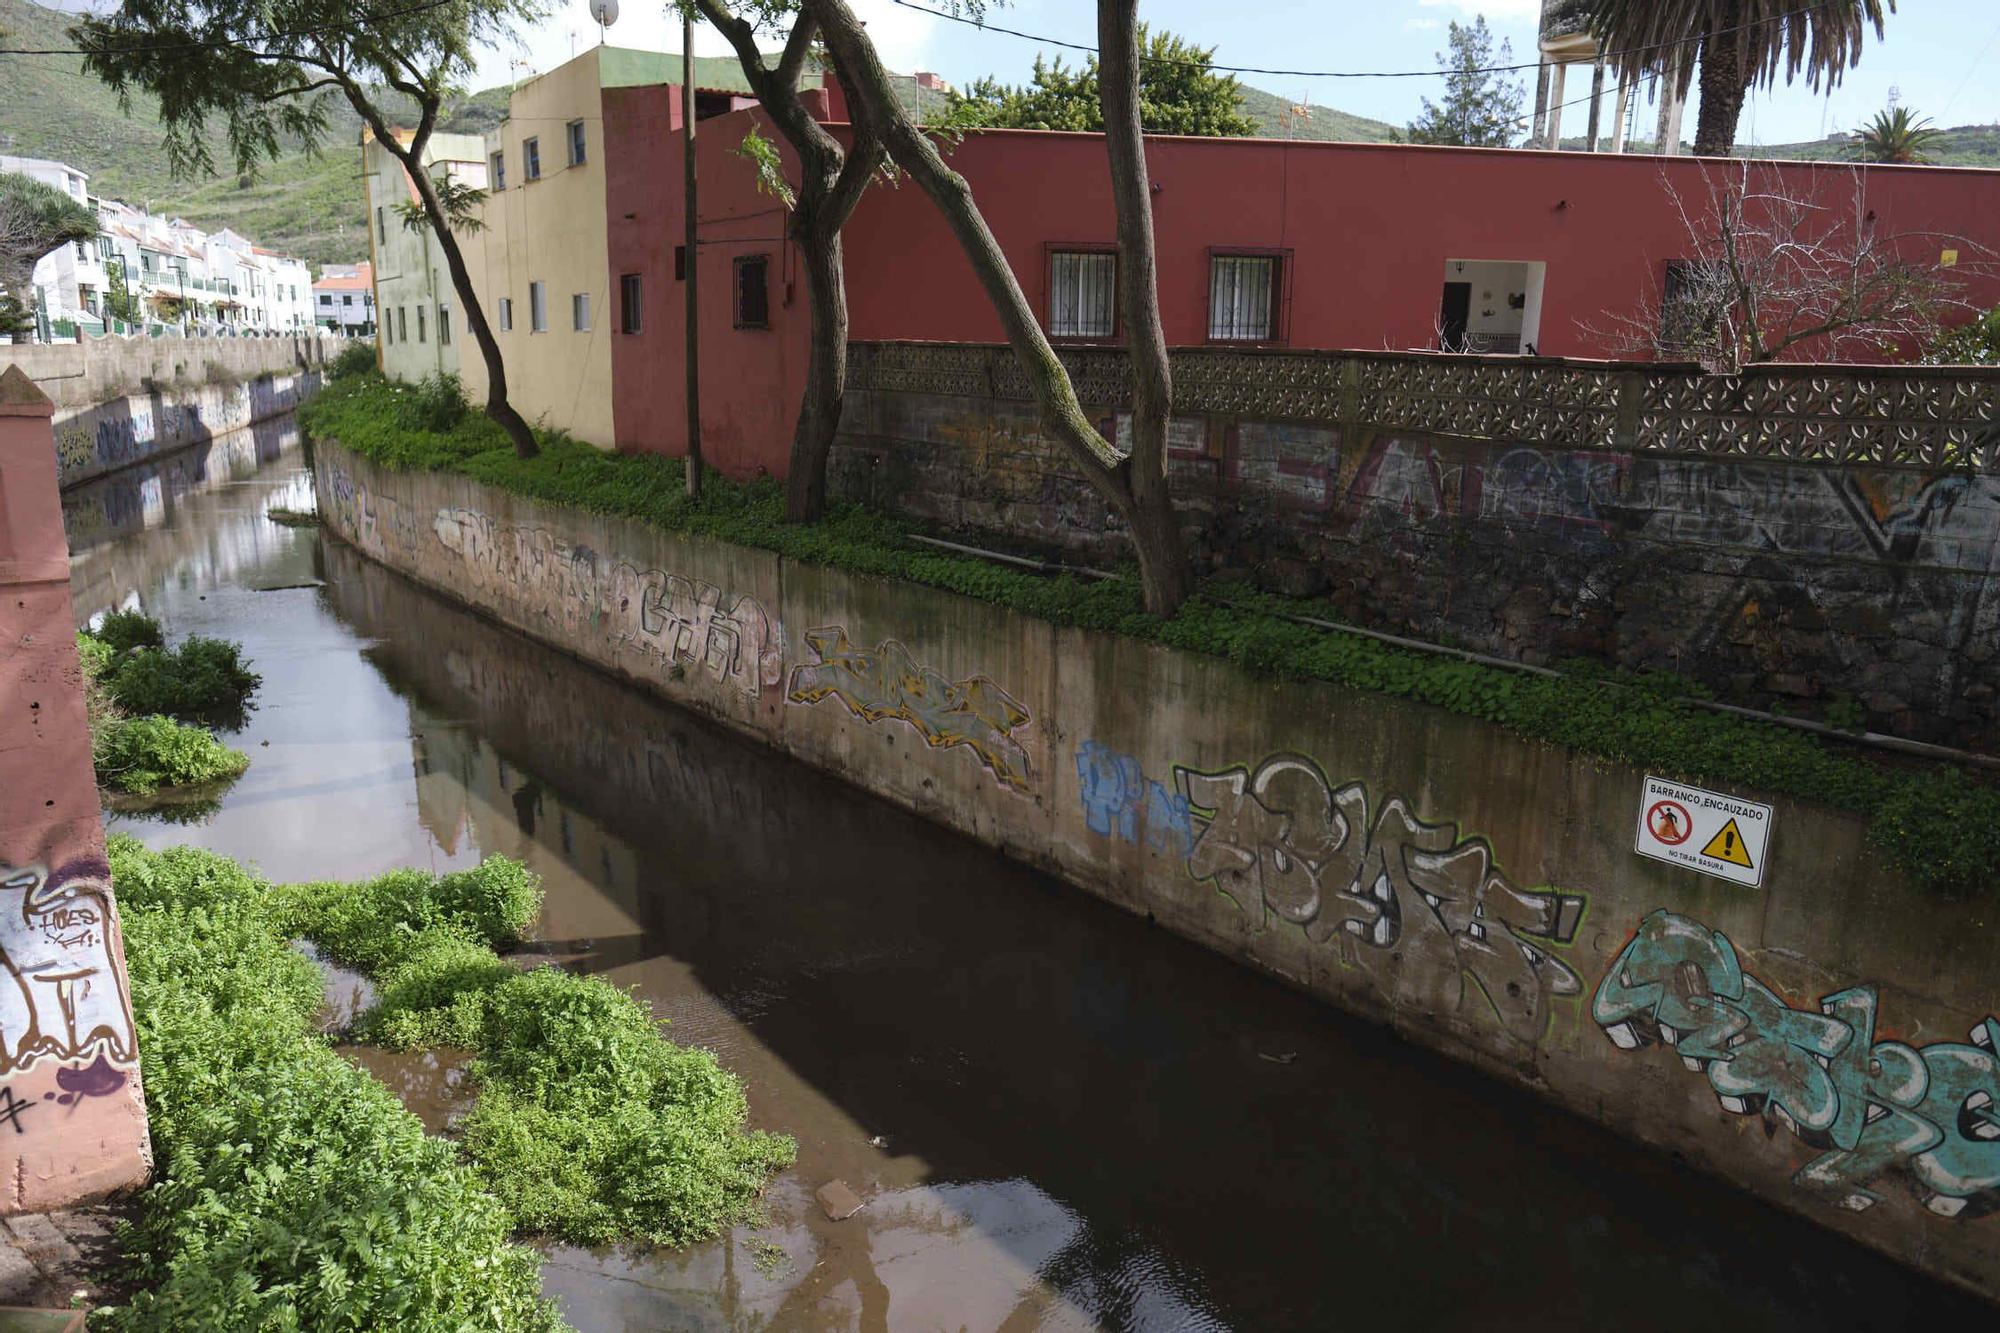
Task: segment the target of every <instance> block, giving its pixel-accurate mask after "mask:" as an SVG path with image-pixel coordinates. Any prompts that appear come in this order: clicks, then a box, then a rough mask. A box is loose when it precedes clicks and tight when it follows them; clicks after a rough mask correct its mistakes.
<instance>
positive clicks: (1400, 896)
mask: <svg viewBox="0 0 2000 1333" xmlns="http://www.w3.org/2000/svg"><path fill="white" fill-rule="evenodd" d="M1174 781H1175V785H1176V787H1178V788H1179V790H1180V792H1181V794H1182V795H1183V796H1184V797H1185V798H1186V800H1187V802H1188V805H1189V807H1190V808H1191V811H1192V814H1193V817H1194V823H1195V826H1196V828H1197V829H1198V830H1199V832H1198V833H1197V836H1196V838H1195V842H1194V845H1193V847H1192V848H1191V849H1190V850H1189V852H1188V855H1187V870H1188V873H1189V874H1190V875H1192V876H1193V877H1194V878H1195V879H1196V880H1197V881H1199V882H1203V883H1210V884H1213V885H1215V886H1216V887H1217V888H1218V889H1220V890H1221V891H1222V892H1223V893H1225V894H1227V895H1228V896H1229V897H1230V898H1231V899H1233V900H1234V901H1235V903H1236V904H1237V906H1238V907H1240V908H1241V909H1243V910H1244V911H1245V912H1249V913H1251V914H1253V915H1254V916H1255V917H1256V918H1257V920H1258V923H1259V925H1260V926H1261V925H1262V924H1263V923H1264V922H1265V921H1266V920H1267V919H1268V917H1269V916H1275V917H1277V918H1278V920H1279V921H1281V922H1284V923H1287V924H1289V925H1292V926H1296V927H1298V928H1299V929H1301V930H1303V931H1304V933H1305V936H1306V938H1307V939H1308V940H1310V941H1311V942H1312V943H1314V944H1326V943H1328V942H1330V941H1334V940H1339V941H1340V942H1341V945H1342V947H1343V950H1344V953H1343V957H1346V958H1349V960H1350V961H1360V960H1361V959H1362V958H1363V957H1364V956H1365V955H1363V954H1362V953H1361V952H1360V951H1362V950H1367V951H1373V952H1374V953H1376V954H1377V955H1378V956H1379V955H1380V953H1381V952H1383V951H1388V950H1392V949H1393V950H1396V951H1397V957H1398V959H1399V968H1400V972H1399V986H1400V988H1401V990H1402V992H1403V994H1404V995H1406V996H1407V997H1408V998H1410V999H1413V1000H1416V1001H1418V1002H1420V1003H1423V1002H1427V1003H1429V1004H1432V1005H1434V1006H1436V1007H1438V1008H1440V1009H1445V1010H1449V1009H1456V1008H1460V1007H1462V1006H1465V1005H1466V1004H1467V1003H1468V1002H1472V1001H1475V999H1476V997H1483V1000H1484V1003H1485V1004H1486V1006H1488V1007H1489V1008H1490V1009H1491V1011H1492V1013H1493V1014H1494V1015H1495V1016H1496V1017H1497V1018H1498V1019H1499V1021H1500V1023H1501V1025H1502V1027H1503V1028H1505V1029H1506V1031H1507V1032H1508V1033H1509V1034H1510V1035H1511V1036H1513V1037H1515V1038H1517V1039H1519V1040H1521V1041H1524V1042H1529V1043H1533V1042H1536V1041H1539V1040H1540V1039H1541V1037H1542V1035H1543V1033H1544V1032H1546V1031H1547V1030H1548V1024H1549V1020H1550V1017H1551V1014H1552V1003H1553V1002H1554V1001H1556V1000H1560V999H1565V998H1569V997H1573V996H1580V995H1581V994H1582V991H1583V983H1582V980H1581V979H1580V978H1579V977H1578V976H1577V974H1576V972H1575V971H1574V970H1572V969H1571V968H1570V966H1569V964H1568V963H1566V962H1564V961H1563V960H1562V959H1561V958H1560V957H1558V956H1557V955H1556V954H1555V953H1554V952H1553V949H1554V948H1555V947H1557V946H1562V945H1568V944H1569V943H1571V942H1572V941H1573V940H1574V939H1575V937H1576V929H1577V926H1578V925H1579V924H1580V923H1581V921H1582V919H1583V912H1584V905H1585V902H1584V899H1583V897H1582V896H1580V895H1577V894H1570V893H1562V892H1558V891H1555V890H1552V889H1522V888H1520V887H1518V886H1516V885H1515V884H1514V883H1513V882H1512V881H1510V880H1509V879H1508V878H1507V876H1506V875H1504V874H1502V873H1501V871H1500V869H1499V868H1498V866H1496V865H1495V864H1494V858H1493V851H1492V848H1491V847H1490V846H1489V845H1488V844H1487V842H1486V840H1485V839H1484V838H1472V839H1468V840H1463V841H1462V840H1460V838H1459V837H1458V832H1457V828H1456V826H1455V825H1450V824H1427V823H1425V822H1424V821H1422V820H1420V819H1418V818H1417V817H1416V815H1415V813H1414V812H1412V811H1411V809H1410V807H1409V806H1408V804H1406V803H1405V802H1404V801H1403V800H1402V798H1401V797H1391V798H1389V799H1388V800H1387V801H1385V802H1383V803H1382V804H1381V806H1380V809H1379V810H1378V811H1376V812H1374V813H1372V814H1371V811H1370V806H1369V798H1368V792H1367V790H1366V788H1364V787H1363V786H1362V785H1361V784H1360V783H1358V782H1349V783H1346V784H1343V785H1341V786H1339V787H1335V786H1334V785H1333V784H1332V783H1330V782H1328V781H1327V778H1326V775H1325V773H1323V772H1322V771H1321V769H1320V767H1319V765H1318V764H1317V763H1315V762H1314V761H1313V760H1311V759H1309V758H1307V757H1306V756H1304V755H1294V754H1280V755H1274V756H1272V757H1271V758H1269V759H1266V760H1265V761H1264V762H1263V763H1261V764H1259V765H1258V766H1257V768H1256V769H1255V770H1254V771H1252V770H1250V769H1247V768H1244V767H1243V766H1241V765H1238V766H1237V767H1235V768H1230V769H1226V770H1224V771H1222V772H1220V773H1204V772H1201V771H1199V770H1196V769H1192V768H1186V767H1179V766H1177V767H1176V768H1175V769H1174ZM1347 951H1351V952H1347ZM1413 964H1420V965H1415V966H1413ZM1467 982H1470V983H1471V984H1470V986H1469V987H1468V986H1467V985H1466V983H1467ZM1425 987H1429V988H1430V993H1429V994H1428V995H1425V994H1421V993H1420V992H1421V991H1422V990H1423V988H1425Z"/></svg>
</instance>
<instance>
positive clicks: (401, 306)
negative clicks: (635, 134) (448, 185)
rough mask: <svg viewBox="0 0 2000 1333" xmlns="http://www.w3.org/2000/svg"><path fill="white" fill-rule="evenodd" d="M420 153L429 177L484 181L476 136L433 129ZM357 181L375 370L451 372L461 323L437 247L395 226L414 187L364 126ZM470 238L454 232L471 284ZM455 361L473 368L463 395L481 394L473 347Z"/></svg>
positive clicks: (410, 376) (396, 375)
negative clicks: (474, 380)
mask: <svg viewBox="0 0 2000 1333" xmlns="http://www.w3.org/2000/svg"><path fill="white" fill-rule="evenodd" d="M404 142H406V143H407V142H408V136H407V133H405V137H404ZM424 158H425V165H426V166H427V167H428V168H429V169H430V170H431V171H432V173H433V174H434V175H443V176H446V177H448V178H449V179H451V180H453V181H455V182H458V183H460V184H467V185H472V186H474V187H478V188H484V187H485V186H486V153H485V147H484V144H483V143H482V141H481V139H480V137H479V136H478V135H476V134H433V135H432V136H431V139H430V142H429V143H428V144H426V145H425V146H424ZM361 179H362V184H363V187H364V188H365V189H366V190H367V193H368V245H369V251H370V258H371V260H372V261H373V263H374V266H375V310H376V313H377V316H378V318H379V319H380V321H381V324H380V327H379V328H378V330H377V332H376V336H375V346H376V352H377V355H378V358H379V360H380V363H381V366H382V373H383V374H385V375H388V376H389V377H390V378H391V379H399V380H420V379H423V378H424V377H426V376H429V375H440V374H452V373H455V372H459V371H460V370H461V361H460V357H459V350H460V343H461V342H462V341H463V339H464V338H465V325H464V320H463V319H462V318H461V317H460V315H459V310H458V306H459V300H458V293H457V292H456V291H454V290H453V288H452V285H451V273H450V271H449V270H448V269H447V268H446V267H445V262H444V253H443V251H442V250H440V249H439V247H438V243H437V237H436V235H435V234H434V233H433V232H432V231H431V230H430V229H429V228H428V227H425V228H421V229H420V230H417V231H411V230H410V229H409V228H407V227H405V226H404V225H403V219H402V217H401V215H400V214H399V213H398V212H397V205H398V204H401V203H405V202H410V201H414V200H415V199H416V197H417V195H416V189H415V187H414V186H412V185H411V183H410V179H409V175H408V173H407V172H405V171H404V170H403V164H402V163H401V162H399V161H398V160H397V159H396V157H395V155H394V154H392V153H390V152H389V150H388V149H386V148H384V147H383V146H382V145H381V144H380V143H378V142H376V139H375V136H374V135H373V134H372V133H370V132H366V131H364V132H363V136H362V140H361ZM599 212H600V214H601V213H602V208H601V206H600V209H599ZM478 241H479V237H478V235H477V234H476V233H475V234H471V235H467V234H465V233H460V235H459V245H460V246H461V247H462V248H463V249H464V251H465V262H466V265H467V267H468V268H470V269H471V270H472V271H473V273H474V275H475V289H476V286H477V282H476V279H477V274H478V271H479V267H480V260H481V257H482V256H481V251H480V248H479V244H478ZM463 364H464V365H468V366H474V367H478V368H479V370H480V375H479V391H478V392H477V393H476V394H473V395H471V397H472V401H474V402H479V401H481V400H482V399H484V397H485V395H486V375H485V373H484V372H485V367H484V365H483V364H482V362H481V361H480V357H479V352H478V349H477V348H473V349H471V354H470V355H469V356H467V357H465V358H464V361H463Z"/></svg>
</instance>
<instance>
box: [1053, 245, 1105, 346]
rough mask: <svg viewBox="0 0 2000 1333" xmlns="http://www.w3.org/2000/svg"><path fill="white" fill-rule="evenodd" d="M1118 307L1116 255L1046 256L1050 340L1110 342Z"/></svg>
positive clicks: (1067, 252)
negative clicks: (1085, 339)
mask: <svg viewBox="0 0 2000 1333" xmlns="http://www.w3.org/2000/svg"><path fill="white" fill-rule="evenodd" d="M1117 307H1118V256H1117V255H1115V254H1106V253H1097V252H1070V251H1062V250H1058V251H1056V252H1055V253H1054V254H1052V255H1050V256H1049V336H1050V337H1052V338H1109V337H1110V336H1111V334H1112V331H1113V329H1114V328H1115V327H1116V324H1117V317H1116V314H1115V311H1116V310H1117Z"/></svg>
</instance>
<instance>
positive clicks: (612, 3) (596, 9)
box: [590, 0, 618, 46]
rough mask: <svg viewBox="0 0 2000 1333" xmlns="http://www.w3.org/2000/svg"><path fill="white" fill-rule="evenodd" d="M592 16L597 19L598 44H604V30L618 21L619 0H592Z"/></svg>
mask: <svg viewBox="0 0 2000 1333" xmlns="http://www.w3.org/2000/svg"><path fill="white" fill-rule="evenodd" d="M590 16H591V17H592V18H594V19H596V20H597V44H598V45H599V46H602V45H604V30H605V29H606V28H608V27H610V26H611V25H612V24H614V23H616V22H617V21H618V0H590Z"/></svg>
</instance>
